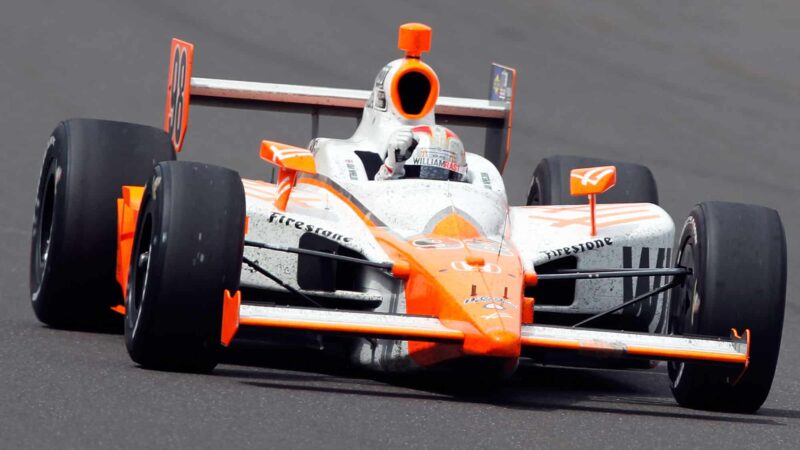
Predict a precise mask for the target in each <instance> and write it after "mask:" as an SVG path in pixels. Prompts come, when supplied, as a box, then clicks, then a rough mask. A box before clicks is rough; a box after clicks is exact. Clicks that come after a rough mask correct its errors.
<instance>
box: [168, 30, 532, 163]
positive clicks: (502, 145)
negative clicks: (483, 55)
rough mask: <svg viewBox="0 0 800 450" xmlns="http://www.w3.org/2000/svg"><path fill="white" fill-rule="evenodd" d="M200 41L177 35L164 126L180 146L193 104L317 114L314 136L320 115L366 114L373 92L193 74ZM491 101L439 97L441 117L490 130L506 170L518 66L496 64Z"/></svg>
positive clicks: (490, 150) (490, 151)
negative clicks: (195, 46) (184, 39)
mask: <svg viewBox="0 0 800 450" xmlns="http://www.w3.org/2000/svg"><path fill="white" fill-rule="evenodd" d="M193 53H194V46H193V45H192V44H190V43H188V42H184V41H181V40H178V39H173V40H172V52H171V56H170V57H171V64H170V82H169V86H168V89H167V102H166V111H165V119H164V129H165V130H166V131H167V132H168V133H169V134H170V137H171V138H172V143H173V146H174V147H175V150H176V151H180V148H181V145H182V144H183V137H184V135H185V134H186V128H187V125H188V117H189V103H190V101H191V103H192V104H196V105H205V106H221V107H231V108H243V109H259V110H271V111H284V112H294V113H304V114H309V115H311V137H312V138H313V137H317V134H318V131H319V117H320V115H328V116H344V117H354V118H357V119H360V118H361V113H362V110H363V108H364V105H365V104H366V102H367V99H368V98H369V95H370V91H368V90H357V89H338V88H327V87H318V86H300V85H293V84H276V83H258V82H251V81H234V80H221V79H214V78H199V77H193V76H192V60H193ZM491 74H492V78H491V86H490V89H489V98H488V99H487V100H481V99H475V98H460V97H439V99H438V101H437V102H436V119H437V122H438V123H440V124H447V125H457V126H471V127H481V128H485V129H486V143H485V149H484V156H485V157H486V158H487V159H489V160H490V161H492V163H494V164H495V165H496V166H497V168H498V169H499V170H500V171H501V172H502V171H503V169H504V168H505V165H506V163H507V161H508V157H509V154H510V152H511V125H512V119H513V111H514V93H515V90H516V89H515V87H516V86H515V82H516V70H515V69H512V68H510V67H506V66H501V65H499V64H492V72H491Z"/></svg>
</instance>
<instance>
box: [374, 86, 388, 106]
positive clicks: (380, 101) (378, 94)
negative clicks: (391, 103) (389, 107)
mask: <svg viewBox="0 0 800 450" xmlns="http://www.w3.org/2000/svg"><path fill="white" fill-rule="evenodd" d="M374 106H375V109H377V110H378V111H386V91H384V90H383V89H377V90H376V91H375V103H374Z"/></svg>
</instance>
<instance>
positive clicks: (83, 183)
mask: <svg viewBox="0 0 800 450" xmlns="http://www.w3.org/2000/svg"><path fill="white" fill-rule="evenodd" d="M174 159H175V153H174V152H173V150H172V145H170V142H169V137H168V136H167V134H166V133H165V132H164V131H163V130H160V129H157V128H153V127H148V126H143V125H136V124H131V123H124V122H111V121H107V120H92V119H72V120H67V121H64V122H61V123H59V124H58V126H57V127H56V129H55V130H54V131H53V134H52V135H51V137H50V142H49V143H48V146H47V151H46V152H45V156H44V162H43V164H42V172H41V175H40V178H39V187H38V190H37V197H36V205H35V209H34V220H33V238H32V240H31V259H30V290H31V301H32V306H33V311H34V313H36V317H37V318H38V319H39V320H40V321H41V322H44V323H45V324H48V325H50V326H54V327H62V328H90V329H111V330H119V327H120V325H121V316H120V315H119V314H117V313H114V312H112V311H111V310H110V307H112V306H116V305H120V304H122V289H121V288H120V286H119V284H118V283H117V281H116V270H115V269H116V248H117V234H116V233H117V198H119V197H121V195H122V186H123V185H142V184H144V183H145V182H146V181H147V179H148V177H149V176H150V174H151V173H152V171H153V166H154V165H155V164H156V163H158V162H159V161H167V160H174Z"/></svg>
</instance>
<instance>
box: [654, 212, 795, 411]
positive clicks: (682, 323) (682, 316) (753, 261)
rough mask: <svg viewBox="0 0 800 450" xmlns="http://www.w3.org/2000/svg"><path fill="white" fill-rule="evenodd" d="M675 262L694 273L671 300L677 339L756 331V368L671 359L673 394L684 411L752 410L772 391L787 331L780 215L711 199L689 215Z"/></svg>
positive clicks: (753, 350)
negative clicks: (694, 335) (736, 367)
mask: <svg viewBox="0 0 800 450" xmlns="http://www.w3.org/2000/svg"><path fill="white" fill-rule="evenodd" d="M675 253H676V259H675V265H676V266H679V267H687V268H690V269H691V270H692V274H691V275H689V276H687V277H686V279H685V280H684V282H683V283H682V285H681V286H678V287H676V288H675V289H674V290H673V292H672V294H671V298H670V317H669V325H668V326H669V332H670V334H677V335H682V334H689V335H691V334H699V335H708V336H721V337H727V336H729V335H730V331H731V328H735V329H737V330H738V331H739V332H740V333H741V332H744V330H745V329H750V331H751V335H752V343H751V348H750V364H749V367H748V368H747V371H746V372H745V373H744V376H743V377H742V379H741V380H739V382H738V384H736V385H732V381H734V380H735V379H736V377H737V376H738V375H739V373H740V372H741V368H738V369H727V368H720V367H714V366H709V365H702V364H696V363H682V362H670V363H669V364H668V370H669V376H670V379H671V380H672V393H673V395H674V396H675V399H676V400H677V401H678V403H679V404H681V405H682V406H686V407H690V408H698V409H707V410H721V411H732V412H745V413H751V412H755V411H756V410H758V408H760V407H761V405H762V404H763V403H764V401H765V400H766V398H767V395H768V394H769V390H770V387H771V385H772V379H773V377H774V375H775V366H776V364H777V362H778V352H779V349H780V344H781V332H782V330H783V316H784V307H785V302H786V237H785V234H784V230H783V225H782V223H781V220H780V217H779V216H778V213H777V211H775V210H773V209H769V208H765V207H762V206H756V205H744V204H739V203H725V202H706V203H701V204H699V205H697V206H696V207H695V208H694V209H693V210H692V211H691V213H690V214H689V217H688V218H687V219H686V222H685V224H684V227H683V232H682V233H681V238H680V240H679V241H678V247H677V250H676V252H675Z"/></svg>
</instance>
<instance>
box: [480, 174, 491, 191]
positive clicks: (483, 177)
mask: <svg viewBox="0 0 800 450" xmlns="http://www.w3.org/2000/svg"><path fill="white" fill-rule="evenodd" d="M481 181H482V182H483V187H485V188H486V189H491V188H492V180H491V179H490V178H489V174H488V173H486V172H481Z"/></svg>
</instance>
